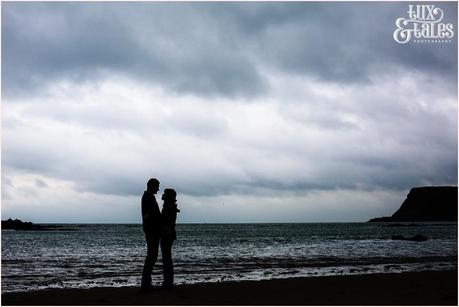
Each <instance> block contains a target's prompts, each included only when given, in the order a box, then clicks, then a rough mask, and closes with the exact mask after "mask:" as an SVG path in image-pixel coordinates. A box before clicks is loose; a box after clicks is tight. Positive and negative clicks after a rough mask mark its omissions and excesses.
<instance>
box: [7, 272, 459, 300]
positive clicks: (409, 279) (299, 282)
mask: <svg viewBox="0 0 459 307" xmlns="http://www.w3.org/2000/svg"><path fill="white" fill-rule="evenodd" d="M457 286H458V274H457V270H453V271H423V272H406V273H386V274H384V273H378V274H365V275H343V276H322V277H307V278H303V277H301V278H288V279H273V280H262V281H239V282H221V283H201V284H190V285H179V286H176V287H175V288H174V289H173V290H162V289H159V288H158V289H154V290H152V291H151V292H148V293H140V291H139V290H140V289H139V288H137V287H121V288H91V289H48V290H40V291H33V292H20V293H19V292H18V293H2V302H1V303H2V305H457V304H458V290H457Z"/></svg>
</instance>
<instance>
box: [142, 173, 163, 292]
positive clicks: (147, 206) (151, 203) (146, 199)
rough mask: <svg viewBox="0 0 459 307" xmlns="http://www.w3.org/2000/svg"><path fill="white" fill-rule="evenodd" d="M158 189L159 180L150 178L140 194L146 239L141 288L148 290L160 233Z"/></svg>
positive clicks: (156, 255)
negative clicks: (145, 188)
mask: <svg viewBox="0 0 459 307" xmlns="http://www.w3.org/2000/svg"><path fill="white" fill-rule="evenodd" d="M158 190H159V181H158V180H157V179H155V178H151V179H150V180H148V182H147V190H146V191H145V192H144V193H143V196H142V222H143V231H144V232H145V238H146V240H147V257H145V264H144V266H143V272H142V283H141V287H142V290H148V289H150V288H151V287H152V286H151V273H152V271H153V266H154V265H155V263H156V260H157V259H158V247H159V240H160V234H161V213H160V211H159V207H158V203H157V202H156V198H155V194H156V193H157V192H158Z"/></svg>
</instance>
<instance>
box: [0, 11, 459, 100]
mask: <svg viewBox="0 0 459 307" xmlns="http://www.w3.org/2000/svg"><path fill="white" fill-rule="evenodd" d="M438 5H440V6H441V7H442V8H443V9H444V11H445V13H446V17H447V21H451V20H453V21H455V20H457V12H456V3H439V4H438ZM406 11H407V4H406V3H401V4H400V3H355V4H350V3H224V4H220V3H219V4H214V3H170V4H165V3H46V4H43V3H6V4H5V5H4V7H3V22H2V24H3V35H2V37H3V85H4V86H3V89H4V93H3V94H4V96H6V97H13V96H17V95H24V94H31V93H33V92H34V91H36V90H43V89H46V86H47V85H49V84H50V83H52V82H55V81H56V80H60V79H70V80H72V81H80V82H90V83H91V82H96V81H97V80H98V79H99V78H102V77H103V76H105V75H107V74H113V73H118V74H127V75H129V76H131V77H135V78H136V79H137V80H139V81H143V82H149V83H151V84H159V85H161V86H164V87H166V88H167V89H169V90H172V91H177V92H181V93H192V94H197V95H204V96H207V95H210V96H214V95H219V96H227V97H238V96H243V97H253V96H254V95H258V94H262V93H264V92H265V89H266V87H267V86H268V85H267V83H266V80H265V78H264V74H265V73H266V70H267V69H268V70H269V69H274V70H280V71H284V72H288V73H293V74H301V75H310V76H313V77H316V78H319V79H323V80H329V81H333V82H366V81H368V78H367V77H368V73H369V70H370V69H372V68H373V67H377V68H378V69H381V67H382V68H384V67H386V66H387V65H402V66H405V67H407V68H409V69H416V70H419V71H429V72H431V73H433V74H436V75H439V76H441V77H444V78H445V80H449V81H451V82H452V83H453V84H455V72H456V70H455V67H456V65H457V58H456V53H457V43H456V39H454V43H453V44H444V45H429V44H424V45H421V46H418V45H414V44H411V45H399V44H397V43H395V41H394V40H393V38H392V33H393V31H394V28H395V25H394V22H395V19H396V18H397V17H401V16H406Z"/></svg>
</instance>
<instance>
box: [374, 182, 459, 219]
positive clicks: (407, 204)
mask: <svg viewBox="0 0 459 307" xmlns="http://www.w3.org/2000/svg"><path fill="white" fill-rule="evenodd" d="M457 207H458V203H457V187H449V186H441V187H418V188H412V189H411V191H410V192H409V193H408V196H407V198H406V199H405V201H404V202H403V203H402V206H401V207H400V209H398V210H397V211H396V212H395V213H394V214H393V215H392V216H391V217H380V218H374V219H371V220H370V222H413V221H417V222H423V221H451V222H454V221H456V222H457Z"/></svg>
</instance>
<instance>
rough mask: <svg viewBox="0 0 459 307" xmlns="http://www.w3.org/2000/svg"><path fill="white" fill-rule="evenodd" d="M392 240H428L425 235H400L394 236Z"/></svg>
mask: <svg viewBox="0 0 459 307" xmlns="http://www.w3.org/2000/svg"><path fill="white" fill-rule="evenodd" d="M392 240H403V241H414V242H423V241H427V238H426V237H425V236H423V235H415V236H413V237H408V238H407V237H404V236H400V235H398V236H392Z"/></svg>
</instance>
